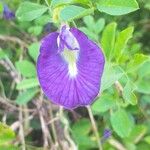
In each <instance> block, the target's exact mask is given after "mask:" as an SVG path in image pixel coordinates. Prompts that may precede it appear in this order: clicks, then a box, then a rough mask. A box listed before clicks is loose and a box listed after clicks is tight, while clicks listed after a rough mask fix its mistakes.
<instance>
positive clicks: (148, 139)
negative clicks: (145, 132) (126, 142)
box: [144, 136, 150, 145]
mask: <svg viewBox="0 0 150 150" xmlns="http://www.w3.org/2000/svg"><path fill="white" fill-rule="evenodd" d="M144 141H145V142H147V143H148V144H149V145H150V136H146V137H145V138H144Z"/></svg>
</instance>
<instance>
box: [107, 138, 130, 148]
mask: <svg viewBox="0 0 150 150" xmlns="http://www.w3.org/2000/svg"><path fill="white" fill-rule="evenodd" d="M108 142H109V144H111V145H112V146H113V147H115V148H116V149H117V150H127V149H126V148H125V147H124V146H123V145H122V144H121V143H119V142H118V141H117V140H115V139H110V140H109V141H108Z"/></svg>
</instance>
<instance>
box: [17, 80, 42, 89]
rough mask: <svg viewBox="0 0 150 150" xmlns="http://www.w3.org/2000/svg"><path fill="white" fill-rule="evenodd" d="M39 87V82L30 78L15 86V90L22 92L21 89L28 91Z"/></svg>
mask: <svg viewBox="0 0 150 150" xmlns="http://www.w3.org/2000/svg"><path fill="white" fill-rule="evenodd" d="M37 86H39V82H38V80H37V79H36V78H30V79H24V80H22V81H21V82H20V83H18V84H17V87H16V88H17V89H18V90H22V89H29V88H33V87H37Z"/></svg>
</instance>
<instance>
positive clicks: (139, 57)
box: [127, 54, 150, 74]
mask: <svg viewBox="0 0 150 150" xmlns="http://www.w3.org/2000/svg"><path fill="white" fill-rule="evenodd" d="M148 59H149V60H150V57H148V56H147V55H143V54H135V55H134V56H133V58H132V59H131V61H130V62H129V63H128V65H127V70H128V72H132V71H135V70H136V69H138V68H139V67H140V66H141V65H142V64H143V63H144V62H146V61H147V60H148ZM144 74H145V73H144Z"/></svg>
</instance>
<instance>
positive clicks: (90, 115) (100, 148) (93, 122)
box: [87, 106, 103, 150]
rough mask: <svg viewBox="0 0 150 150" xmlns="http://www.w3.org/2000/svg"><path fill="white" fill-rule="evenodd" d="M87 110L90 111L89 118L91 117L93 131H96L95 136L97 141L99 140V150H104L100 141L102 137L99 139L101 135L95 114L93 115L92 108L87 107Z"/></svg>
mask: <svg viewBox="0 0 150 150" xmlns="http://www.w3.org/2000/svg"><path fill="white" fill-rule="evenodd" d="M87 110H88V113H89V117H90V120H91V124H92V127H93V131H94V134H95V137H96V140H97V144H98V148H99V150H103V148H102V144H101V140H100V137H99V134H98V130H97V126H96V123H95V120H94V116H93V113H92V110H91V107H90V106H87Z"/></svg>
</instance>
